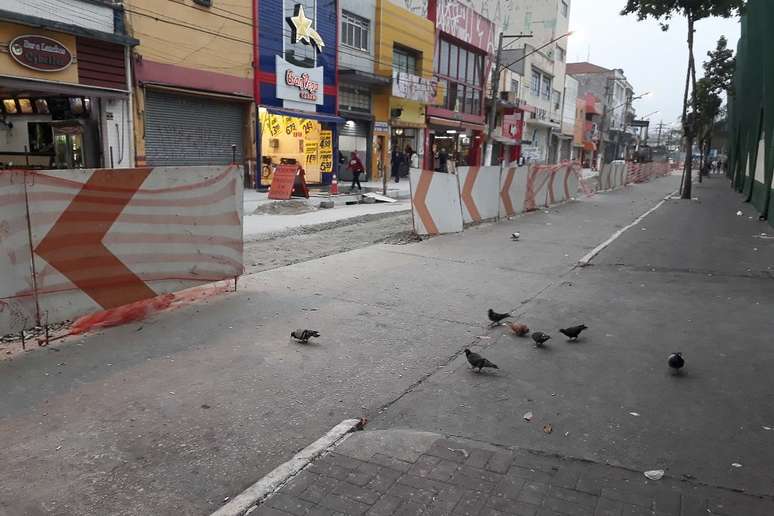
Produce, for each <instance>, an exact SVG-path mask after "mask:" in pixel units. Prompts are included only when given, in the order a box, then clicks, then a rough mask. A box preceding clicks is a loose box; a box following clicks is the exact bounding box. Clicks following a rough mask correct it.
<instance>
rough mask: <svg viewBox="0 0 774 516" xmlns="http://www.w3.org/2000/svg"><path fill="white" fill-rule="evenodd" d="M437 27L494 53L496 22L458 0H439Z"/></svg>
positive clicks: (489, 52)
mask: <svg viewBox="0 0 774 516" xmlns="http://www.w3.org/2000/svg"><path fill="white" fill-rule="evenodd" d="M436 12H437V15H436V23H435V24H436V28H437V29H438V30H440V31H441V32H445V33H447V34H451V35H452V36H454V37H455V38H457V39H459V40H462V41H465V42H467V43H468V44H470V45H473V46H474V47H476V48H479V49H481V50H484V51H486V52H487V53H488V54H493V53H494V23H493V22H492V21H490V20H488V19H486V18H484V17H483V16H482V15H480V14H479V13H477V12H476V11H474V10H473V9H472V8H471V7H468V6H466V5H463V4H462V3H460V2H458V1H457V0H438V4H437V8H436Z"/></svg>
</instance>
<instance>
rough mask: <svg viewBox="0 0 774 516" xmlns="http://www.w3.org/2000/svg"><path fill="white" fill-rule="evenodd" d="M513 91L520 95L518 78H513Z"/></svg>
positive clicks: (517, 95)
mask: <svg viewBox="0 0 774 516" xmlns="http://www.w3.org/2000/svg"><path fill="white" fill-rule="evenodd" d="M511 91H512V92H513V93H514V94H516V97H517V98H518V97H519V81H517V80H516V79H511Z"/></svg>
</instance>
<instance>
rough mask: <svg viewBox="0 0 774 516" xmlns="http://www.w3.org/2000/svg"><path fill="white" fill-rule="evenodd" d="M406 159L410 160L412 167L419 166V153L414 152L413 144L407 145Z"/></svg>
mask: <svg viewBox="0 0 774 516" xmlns="http://www.w3.org/2000/svg"><path fill="white" fill-rule="evenodd" d="M406 160H407V161H408V163H409V166H410V168H419V154H417V153H416V152H414V149H412V148H411V145H406Z"/></svg>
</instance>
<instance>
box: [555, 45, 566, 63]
mask: <svg viewBox="0 0 774 516" xmlns="http://www.w3.org/2000/svg"><path fill="white" fill-rule="evenodd" d="M566 57H567V51H566V50H565V49H563V48H562V47H559V46H557V47H556V58H557V59H558V60H559V62H560V63H564V60H565V58H566Z"/></svg>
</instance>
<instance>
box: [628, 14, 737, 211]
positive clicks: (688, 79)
mask: <svg viewBox="0 0 774 516" xmlns="http://www.w3.org/2000/svg"><path fill="white" fill-rule="evenodd" d="M744 6H745V1H744V0H627V1H626V7H624V9H623V11H621V14H622V15H627V14H635V15H637V19H638V20H645V19H647V18H654V19H656V20H659V22H660V23H661V29H662V30H665V31H666V30H669V20H671V19H672V18H673V17H675V16H685V18H686V19H687V21H688V67H687V70H686V73H685V90H684V92H683V116H682V121H683V132H684V135H685V149H686V153H685V171H684V173H683V188H682V194H681V196H680V197H681V198H683V199H690V198H691V182H692V177H691V174H692V167H693V144H694V139H695V137H696V128H695V118H696V116H695V114H694V113H689V112H688V101H689V98H690V99H692V100H695V98H696V96H695V95H691V92H692V91H694V92H695V91H696V82H697V81H696V63H695V60H694V56H693V37H694V33H695V29H694V26H695V24H696V22H697V21H699V20H702V19H704V18H709V17H716V16H720V17H723V18H728V17H730V16H734V15H738V14H740V12H741V11H742V10H743V9H744ZM689 115H691V116H689Z"/></svg>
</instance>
